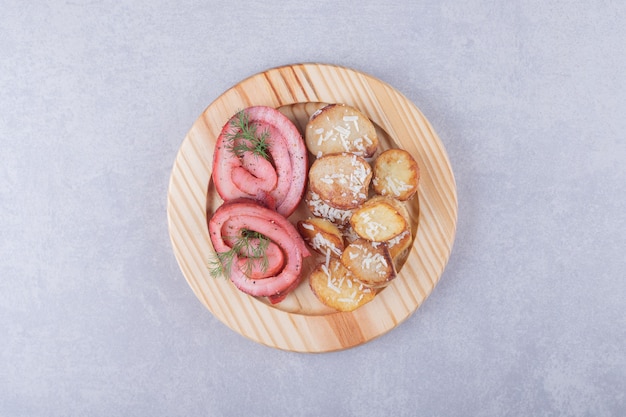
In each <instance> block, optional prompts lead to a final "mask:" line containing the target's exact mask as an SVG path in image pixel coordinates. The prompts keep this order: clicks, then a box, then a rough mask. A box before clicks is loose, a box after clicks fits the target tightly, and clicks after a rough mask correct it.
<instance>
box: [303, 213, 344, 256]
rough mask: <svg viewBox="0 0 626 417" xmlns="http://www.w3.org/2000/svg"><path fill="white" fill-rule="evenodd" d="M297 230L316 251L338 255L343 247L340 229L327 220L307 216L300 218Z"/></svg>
mask: <svg viewBox="0 0 626 417" xmlns="http://www.w3.org/2000/svg"><path fill="white" fill-rule="evenodd" d="M297 226H298V231H299V232H300V235H301V236H302V238H303V239H304V241H305V242H306V243H307V244H308V245H309V246H310V247H311V248H312V249H313V250H314V251H316V252H318V253H320V254H322V255H326V254H329V255H330V256H333V257H336V258H338V257H340V256H341V253H342V252H343V249H344V243H343V236H342V235H341V231H340V230H339V229H338V228H337V226H335V225H334V224H332V223H331V222H330V221H329V220H326V219H320V218H309V219H306V220H300V221H299V222H298V224H297Z"/></svg>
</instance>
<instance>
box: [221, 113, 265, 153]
mask: <svg viewBox="0 0 626 417" xmlns="http://www.w3.org/2000/svg"><path fill="white" fill-rule="evenodd" d="M230 124H231V127H232V128H233V131H231V132H229V133H227V134H226V135H225V139H226V141H227V142H228V143H227V145H226V146H227V149H229V150H230V151H231V152H233V153H234V154H235V155H237V156H238V157H242V156H243V154H244V153H245V152H252V153H253V154H254V155H256V156H260V157H262V158H265V159H267V160H268V161H269V160H270V154H269V144H268V143H267V139H268V138H269V137H270V132H269V131H268V130H265V131H263V132H262V133H261V134H258V133H257V125H256V124H254V123H252V122H250V117H249V116H248V113H246V112H245V110H241V111H239V112H238V113H237V115H236V116H235V117H234V118H233V119H232V121H231V122H230Z"/></svg>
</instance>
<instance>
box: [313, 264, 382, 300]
mask: <svg viewBox="0 0 626 417" xmlns="http://www.w3.org/2000/svg"><path fill="white" fill-rule="evenodd" d="M309 285H310V287H311V290H312V291H313V293H314V294H315V296H316V297H317V298H318V299H319V300H320V301H321V302H322V304H324V305H326V306H328V307H331V308H334V309H335V310H338V311H352V310H355V309H357V308H358V307H361V306H362V305H364V304H365V303H368V302H370V301H372V299H373V298H374V296H375V295H376V291H375V290H374V289H372V288H368V287H366V286H364V285H363V284H360V283H358V282H357V281H355V280H354V276H353V275H352V273H351V272H350V271H349V270H348V269H347V268H346V267H345V266H343V265H342V264H341V262H340V261H339V259H335V258H331V259H330V261H329V262H328V265H327V264H326V263H321V264H319V265H317V267H316V268H315V269H314V270H313V272H311V275H310V277H309Z"/></svg>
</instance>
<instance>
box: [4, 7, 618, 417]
mask: <svg viewBox="0 0 626 417" xmlns="http://www.w3.org/2000/svg"><path fill="white" fill-rule="evenodd" d="M0 10H1V12H0V145H1V146H0V235H1V239H0V415H2V416H7V417H10V416H81V415H85V416H175V415H180V416H200V415H202V416H242V415H246V416H268V415H276V416H322V415H324V416H333V415H336V416H417V415H420V416H531V415H532V416H623V415H626V403H625V398H624V395H625V394H624V393H625V392H626V384H625V381H626V357H625V350H626V348H625V339H626V319H625V317H626V284H625V282H624V278H625V275H626V261H625V258H626V256H625V255H624V251H625V249H626V221H625V218H626V215H625V213H626V139H625V134H626V117H625V116H626V24H625V23H626V3H624V2H621V1H608V0H607V1H601V0H594V1H537V0H529V1H486V0H469V1H450V0H443V1H440V0H437V1H433V0H427V1H421V2H409V1H404V2H400V1H392V2H382V1H369V0H365V1H344V2H337V1H327V0H319V1H315V2H306V3H305V2H280V1H248V2H231V1H206V2H202V1H189V0H176V1H165V0H161V1H146V0H133V1H122V2H118V1H81V0H74V1H47V2H44V1H32V2H22V1H15V0H1V1H0ZM298 62H322V63H332V64H338V65H343V66H348V67H351V68H354V69H357V70H360V71H364V72H366V73H369V74H371V75H373V76H375V77H377V78H379V79H381V80H383V81H385V82H387V83H389V84H391V85H393V86H394V87H395V88H396V89H398V90H399V91H401V92H402V93H404V94H405V95H406V96H407V97H408V98H409V99H411V100H412V101H413V102H414V103H415V104H416V105H417V106H418V107H419V108H420V109H421V110H422V111H423V113H424V114H425V115H426V117H427V118H428V119H429V120H430V121H431V123H432V124H433V126H434V128H435V130H436V131H437V133H438V134H439V136H440V138H441V140H442V142H443V143H444V145H445V146H446V149H447V151H448V154H449V157H450V161H451V164H452V167H453V170H454V173H455V177H456V181H457V187H458V197H459V222H458V229H457V237H456V241H455V246H454V249H453V253H452V256H451V258H450V261H449V263H448V265H447V268H446V270H445V272H444V274H443V276H442V279H441V281H440V283H439V285H438V286H437V287H436V288H435V290H434V292H433V293H432V295H431V296H430V297H429V298H428V300H427V301H426V302H425V303H424V305H423V306H422V307H421V308H420V309H419V310H417V311H416V312H415V314H413V315H412V316H411V317H410V318H409V319H408V320H407V321H405V322H404V323H403V324H401V325H400V326H398V327H397V328H396V329H394V330H393V331H392V332H390V333H388V334H386V335H384V336H383V337H381V338H379V339H376V340H374V341H372V342H370V343H367V344H365V345H362V346H359V347H357V348H354V349H350V350H346V351H342V352H335V353H329V354H321V355H311V354H297V353H290V352H283V351H278V350H275V349H270V348H267V347H265V346H261V345H258V344H256V343H254V342H251V341H249V340H248V339H246V338H244V337H242V336H240V335H239V334H236V333H234V332H232V331H231V330H229V329H228V328H227V327H226V326H224V325H223V324H222V323H221V322H219V321H218V320H217V319H215V318H214V317H213V316H212V315H211V314H210V313H209V312H208V311H207V310H206V309H205V308H204V307H203V306H202V305H201V304H200V302H199V301H198V300H197V299H196V298H195V296H194V294H193V293H192V291H191V289H190V288H189V286H188V285H187V283H186V281H185V279H184V277H183V275H182V273H181V272H180V270H179V268H178V265H177V263H176V260H175V258H174V255H173V253H172V249H171V246H170V241H169V236H168V230H167V221H166V210H165V205H166V195H167V185H168V181H169V175H170V170H171V167H172V164H173V162H174V158H175V155H176V152H177V150H178V147H179V146H180V144H181V142H182V139H183V137H184V136H185V134H186V132H187V130H188V129H189V128H190V127H191V124H192V123H193V121H194V120H195V119H196V118H197V117H198V116H199V115H200V113H201V112H202V111H203V110H204V109H205V107H206V106H208V105H209V104H210V103H211V102H212V101H213V100H215V99H216V98H217V97H218V96H219V95H220V94H221V93H222V92H223V91H224V90H226V89H228V88H229V87H230V86H232V85H234V84H236V83H237V82H239V81H241V80H242V79H244V78H246V77H248V76H250V75H253V74H255V73H258V72H260V71H263V70H265V69H268V68H271V67H275V66H279V65H284V64H291V63H298Z"/></svg>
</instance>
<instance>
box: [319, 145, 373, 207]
mask: <svg viewBox="0 0 626 417" xmlns="http://www.w3.org/2000/svg"><path fill="white" fill-rule="evenodd" d="M371 179H372V168H371V167H370V164H368V163H367V161H366V160H365V159H363V158H361V157H360V156H357V155H354V154H349V153H337V154H331V155H326V156H323V157H321V158H318V159H316V160H315V161H314V162H313V164H312V165H311V168H310V169H309V187H310V188H311V191H313V192H314V193H316V194H318V195H319V196H320V198H321V199H322V200H323V201H324V202H325V203H326V204H328V205H329V206H331V207H334V208H338V209H341V210H350V209H353V208H356V207H358V206H360V205H361V204H363V202H364V201H365V200H367V197H368V193H369V185H370V181H371Z"/></svg>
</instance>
